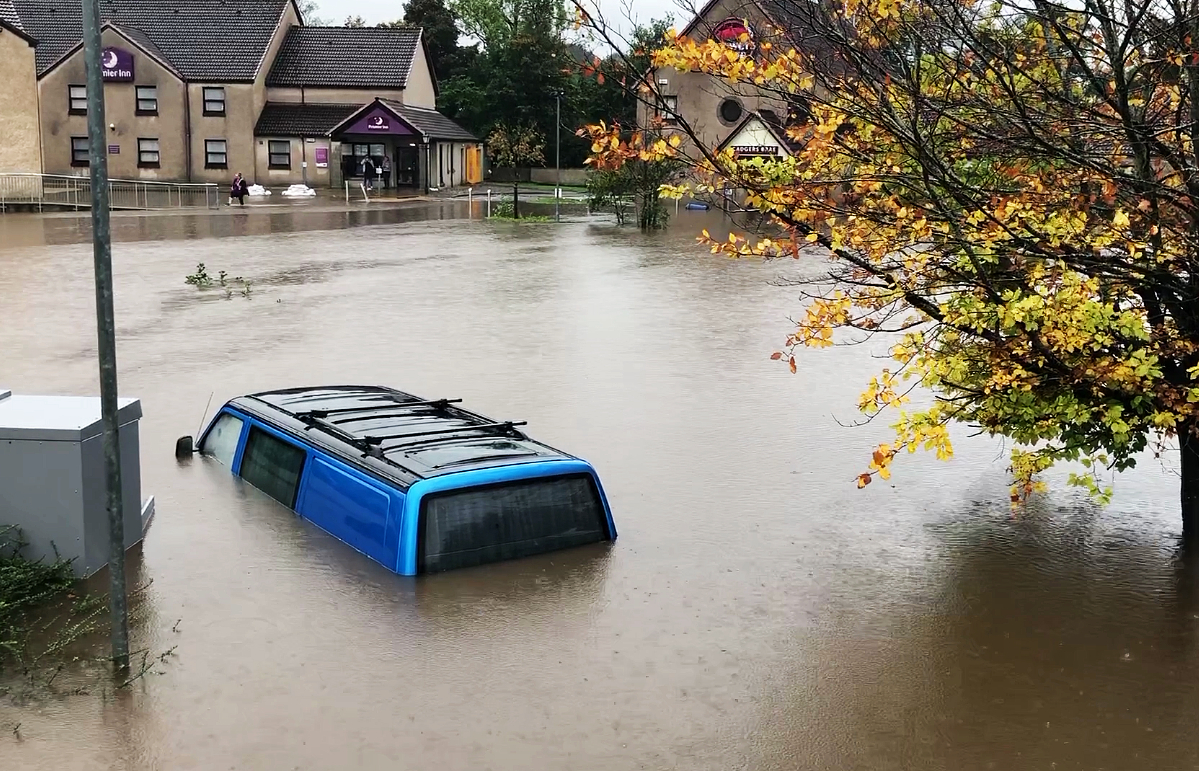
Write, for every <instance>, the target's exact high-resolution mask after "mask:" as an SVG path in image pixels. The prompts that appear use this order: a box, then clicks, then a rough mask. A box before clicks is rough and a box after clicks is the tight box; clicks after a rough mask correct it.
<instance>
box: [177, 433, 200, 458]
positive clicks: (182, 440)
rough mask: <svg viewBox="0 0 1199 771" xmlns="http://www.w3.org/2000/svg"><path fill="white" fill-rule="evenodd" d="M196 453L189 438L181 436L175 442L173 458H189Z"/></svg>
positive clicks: (194, 445)
mask: <svg viewBox="0 0 1199 771" xmlns="http://www.w3.org/2000/svg"><path fill="white" fill-rule="evenodd" d="M195 451H196V443H195V440H193V439H192V438H191V437H190V436H181V437H179V440H178V441H177V442H175V457H176V458H190V457H191V456H192V454H193V453H194V452H195Z"/></svg>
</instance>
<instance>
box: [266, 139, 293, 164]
mask: <svg viewBox="0 0 1199 771" xmlns="http://www.w3.org/2000/svg"><path fill="white" fill-rule="evenodd" d="M267 150H268V151H269V157H268V158H267V165H268V167H269V168H272V169H290V168H291V141H290V140H287V139H272V140H270V141H269V142H267Z"/></svg>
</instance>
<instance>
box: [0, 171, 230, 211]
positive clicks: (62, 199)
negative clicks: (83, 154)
mask: <svg viewBox="0 0 1199 771" xmlns="http://www.w3.org/2000/svg"><path fill="white" fill-rule="evenodd" d="M108 198H109V208H112V209H142V210H156V209H216V208H219V207H220V205H221V196H220V186H219V185H215V184H212V183H211V182H208V183H190V182H187V183H185V182H143V181H141V180H133V179H112V180H109V182H108ZM15 205H19V206H23V207H24V206H36V207H38V210H39V211H41V210H42V208H43V207H44V206H49V207H51V208H55V209H64V208H66V209H75V210H76V211H78V210H79V209H90V208H91V205H92V181H91V179H90V178H89V177H84V176H70V175H65V174H21V173H3V174H0V212H4V211H7V210H8V209H9V207H11V206H15Z"/></svg>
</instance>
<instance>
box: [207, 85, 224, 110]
mask: <svg viewBox="0 0 1199 771" xmlns="http://www.w3.org/2000/svg"><path fill="white" fill-rule="evenodd" d="M204 114H205V115H224V114H225V89H224V88H205V89H204Z"/></svg>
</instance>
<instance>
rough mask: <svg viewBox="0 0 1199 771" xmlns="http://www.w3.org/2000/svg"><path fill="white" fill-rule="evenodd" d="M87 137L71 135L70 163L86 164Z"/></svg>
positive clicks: (74, 164) (75, 164) (76, 164)
mask: <svg viewBox="0 0 1199 771" xmlns="http://www.w3.org/2000/svg"><path fill="white" fill-rule="evenodd" d="M87 145H88V143H87V137H71V165H72V166H87V165H89V164H88V154H87Z"/></svg>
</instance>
